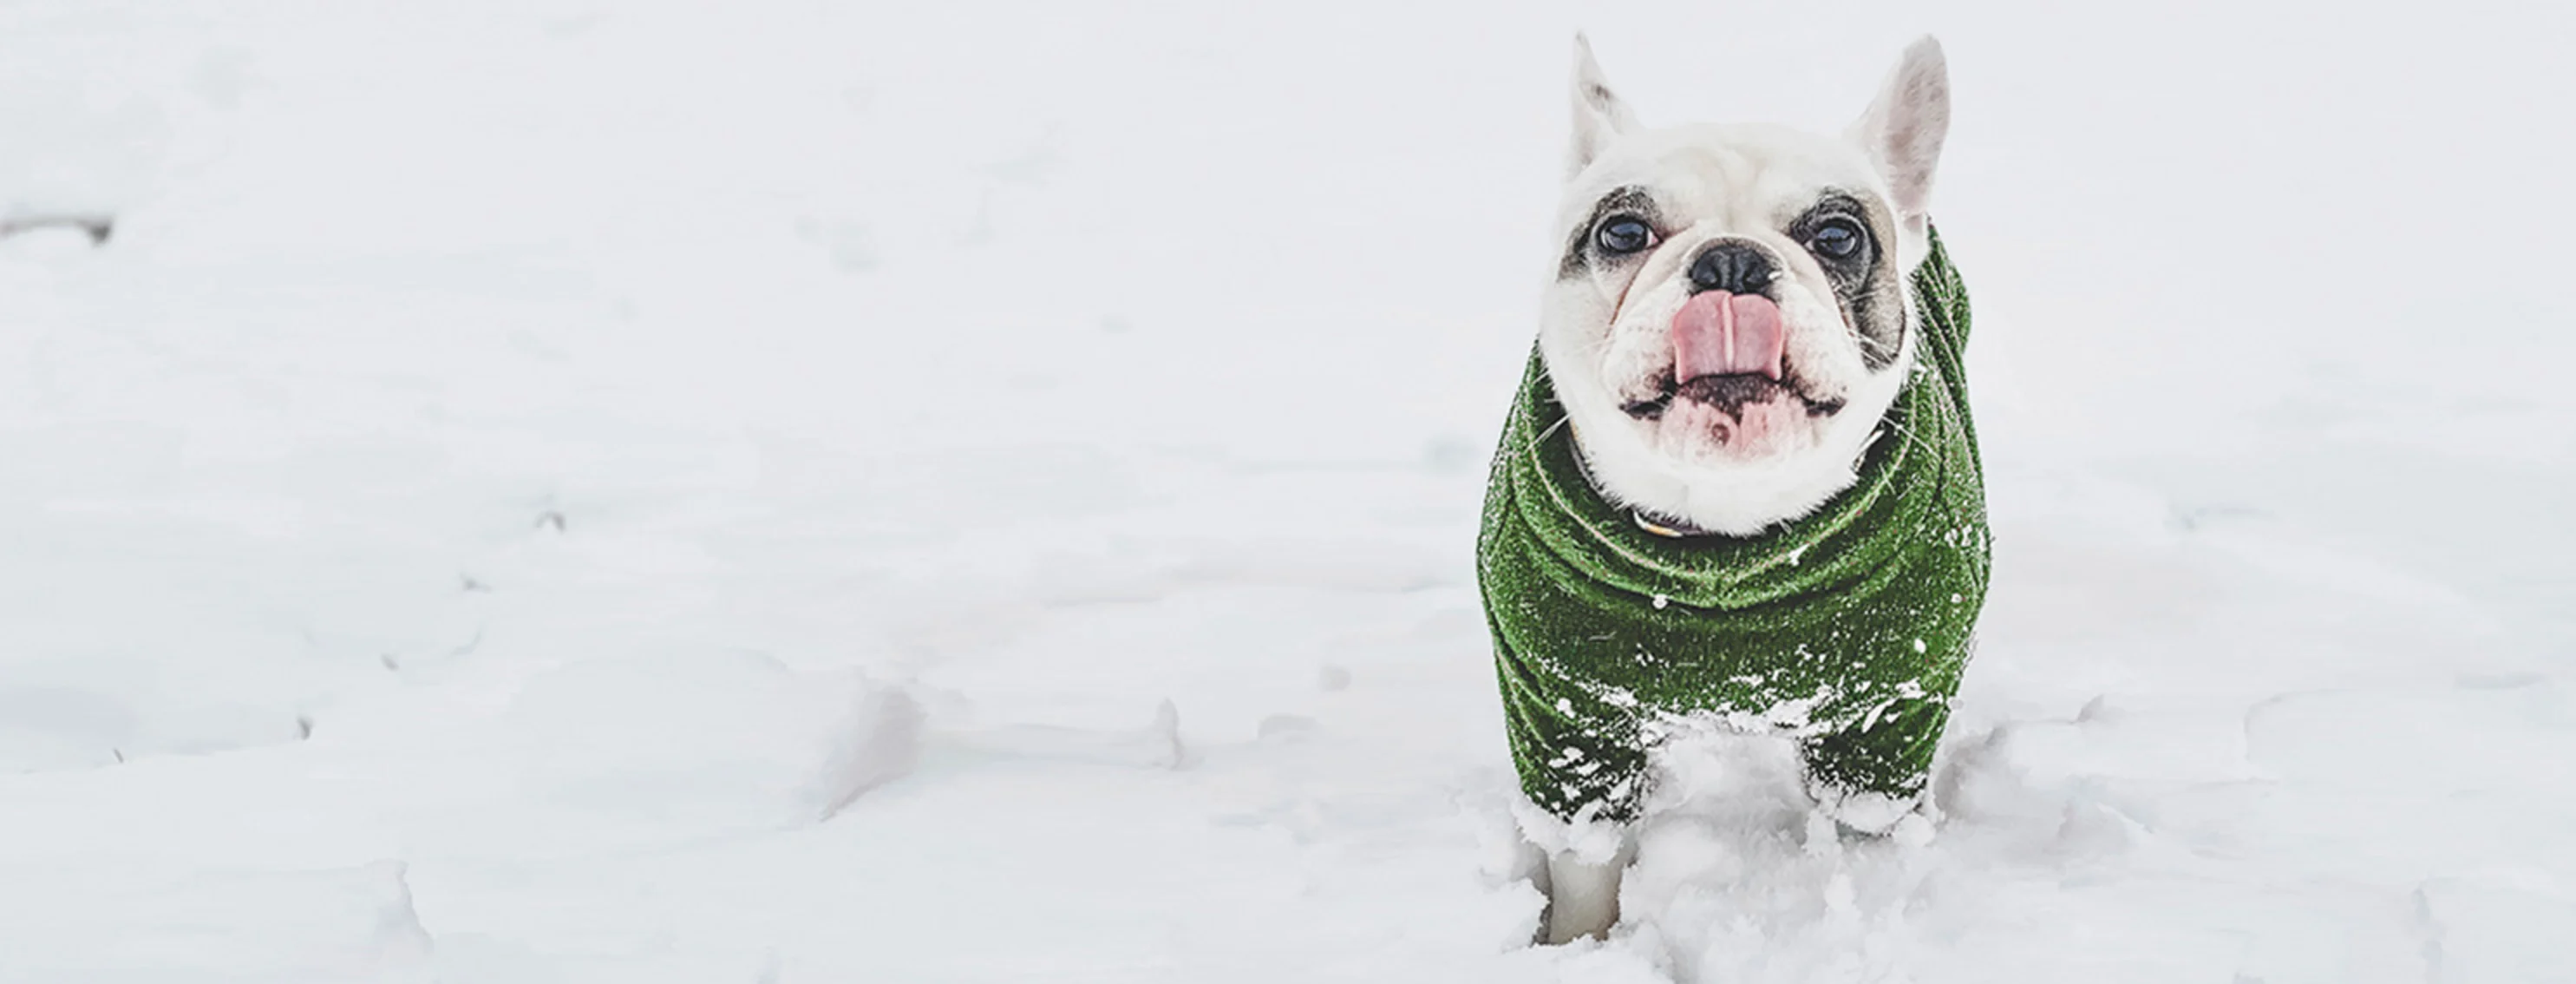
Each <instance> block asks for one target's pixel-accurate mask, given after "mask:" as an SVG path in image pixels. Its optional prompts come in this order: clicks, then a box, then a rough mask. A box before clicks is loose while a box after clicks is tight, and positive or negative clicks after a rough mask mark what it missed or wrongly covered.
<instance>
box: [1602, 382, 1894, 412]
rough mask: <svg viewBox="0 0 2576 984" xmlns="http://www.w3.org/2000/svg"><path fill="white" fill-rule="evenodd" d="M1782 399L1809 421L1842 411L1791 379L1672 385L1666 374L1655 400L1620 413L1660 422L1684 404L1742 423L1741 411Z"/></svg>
mask: <svg viewBox="0 0 2576 984" xmlns="http://www.w3.org/2000/svg"><path fill="white" fill-rule="evenodd" d="M1783 399H1786V400H1792V401H1795V402H1796V403H1797V405H1798V407H1799V408H1800V409H1801V410H1804V411H1805V412H1806V415H1807V416H1809V417H1826V416H1832V415H1833V414H1835V413H1837V412H1839V411H1841V410H1842V408H1843V401H1841V400H1827V399H1821V398H1818V397H1814V396H1810V395H1808V394H1807V393H1806V392H1805V391H1803V390H1801V389H1799V388H1798V386H1797V385H1796V380H1795V379H1794V377H1784V378H1783V379H1772V378H1771V377H1769V376H1760V375H1754V374H1751V373H1735V374H1731V375H1723V376H1697V377H1693V378H1692V379H1691V380H1690V381H1688V382H1683V383H1675V382H1674V381H1673V377H1672V374H1671V373H1666V374H1665V375H1664V377H1663V380H1662V383H1661V385H1659V386H1658V387H1656V394H1655V395H1654V396H1652V397H1649V398H1647V399H1643V400H1630V401H1628V402H1627V403H1625V404H1622V405H1620V407H1619V409H1621V410H1623V411H1626V412H1627V414H1628V416H1631V417H1635V418H1637V419H1639V420H1662V419H1663V418H1664V414H1665V413H1666V412H1668V411H1670V410H1671V409H1672V408H1673V405H1674V404H1676V403H1683V404H1690V405H1696V406H1704V407H1708V408H1709V409H1712V410H1716V411H1718V412H1720V413H1723V414H1725V415H1727V416H1729V417H1732V418H1735V419H1736V420H1739V421H1741V420H1743V419H1744V408H1746V407H1749V406H1756V405H1759V404H1764V403H1771V402H1773V401H1777V400H1783Z"/></svg>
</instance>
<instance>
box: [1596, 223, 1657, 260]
mask: <svg viewBox="0 0 2576 984" xmlns="http://www.w3.org/2000/svg"><path fill="white" fill-rule="evenodd" d="M1592 240H1593V241H1594V242H1597V243H1599V244H1601V251H1602V252H1604V253H1608V254H1610V255H1612V256H1625V255H1627V254H1629V253H1634V252H1636V251H1638V250H1641V249H1644V248H1646V247H1648V246H1652V245H1654V244H1655V229H1654V227H1653V226H1650V225H1647V224H1646V223H1645V221H1644V220H1642V219H1636V218H1631V217H1629V216H1625V215H1620V216H1613V217H1611V218H1610V219H1609V220H1608V221H1605V222H1603V223H1601V228H1600V229H1599V230H1598V231H1596V232H1594V233H1593V234H1592Z"/></svg>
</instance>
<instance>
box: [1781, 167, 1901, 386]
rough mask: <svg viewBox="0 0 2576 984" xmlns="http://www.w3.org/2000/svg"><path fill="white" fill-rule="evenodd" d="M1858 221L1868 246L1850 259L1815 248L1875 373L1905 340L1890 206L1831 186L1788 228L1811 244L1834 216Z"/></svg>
mask: <svg viewBox="0 0 2576 984" xmlns="http://www.w3.org/2000/svg"><path fill="white" fill-rule="evenodd" d="M1837 217H1839V218H1844V219H1848V220H1850V221H1852V222H1854V223H1856V224H1858V225H1859V226H1860V228H1861V231H1862V238H1864V239H1865V240H1867V245H1866V247H1865V248H1864V249H1862V250H1861V251H1860V253H1859V254H1858V255H1856V256H1853V257H1851V258H1850V259H1845V260H1837V259H1833V258H1831V257H1827V256H1824V255H1822V254H1817V253H1815V252H1814V251H1813V250H1812V249H1811V250H1810V251H1809V254H1810V255H1813V256H1815V258H1816V263H1817V264H1818V265H1820V266H1822V267H1824V268H1825V279H1826V280H1828V281H1830V282H1832V284H1833V285H1834V300H1835V302H1836V303H1837V304H1839V305H1840V306H1841V307H1842V312H1843V321H1844V322H1845V323H1847V324H1849V325H1851V326H1852V330H1853V331H1854V332H1855V333H1857V334H1858V335H1859V336H1860V352H1861V362H1862V363H1863V364H1864V365H1867V366H1868V367H1869V370H1870V371H1871V372H1877V371H1879V370H1881V369H1885V368H1887V367H1888V366H1889V365H1890V364H1892V363H1894V362H1895V361H1896V353H1897V352H1899V351H1901V350H1902V349H1903V348H1904V344H1905V278H1904V276H1903V274H1902V273H1901V272H1900V271H1898V270H1897V269H1896V251H1895V245H1896V235H1895V233H1896V225H1895V220H1894V218H1893V217H1892V216H1890V215H1889V214H1888V212H1887V207H1886V206H1884V205H1881V204H1879V203H1878V202H1876V201H1873V200H1871V199H1869V198H1868V197H1865V196H1862V195H1856V194H1853V193H1851V192H1848V191H1843V190H1841V189H1835V188H1828V189H1826V190H1825V192H1824V194H1822V195H1819V196H1817V199H1816V203H1815V204H1814V205H1811V206H1808V207H1807V210H1806V211H1805V212H1802V213H1799V215H1798V217H1797V218H1796V219H1793V220H1791V221H1790V222H1789V224H1788V226H1787V227H1786V228H1784V229H1783V230H1782V231H1784V232H1786V233H1788V234H1789V238H1791V239H1795V240H1797V241H1798V242H1800V243H1805V242H1807V241H1808V238H1809V237H1810V236H1811V235H1813V233H1814V232H1815V229H1816V228H1817V227H1818V226H1820V225H1822V224H1824V223H1825V222H1826V221H1828V220H1831V219H1834V218H1837Z"/></svg>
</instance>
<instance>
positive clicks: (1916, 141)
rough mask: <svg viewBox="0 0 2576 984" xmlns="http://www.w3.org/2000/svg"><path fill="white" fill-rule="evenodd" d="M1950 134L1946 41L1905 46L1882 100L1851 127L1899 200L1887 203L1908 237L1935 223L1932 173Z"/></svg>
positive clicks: (1925, 40)
mask: <svg viewBox="0 0 2576 984" xmlns="http://www.w3.org/2000/svg"><path fill="white" fill-rule="evenodd" d="M1949 133H1950V67H1949V62H1948V61H1947V60H1946V59H1944V58H1942V57H1941V42H1940V41H1938V40H1936V39H1934V38H1932V37H1931V36H1929V35H1926V36H1924V38H1923V39H1922V40H1920V41H1916V42H1914V43H1913V44H1912V45H1909V46H1907V47H1906V49H1905V54H1904V55H1903V56H1902V57H1899V58H1898V59H1897V61H1896V71H1894V72H1891V73H1889V74H1888V76H1887V84H1886V85H1885V86H1884V87H1882V88H1881V89H1880V90H1879V93H1878V100H1877V101H1876V102H1873V103H1871V104H1870V107H1869V111H1868V112H1866V113H1863V114H1861V117H1860V121H1859V122H1857V123H1854V124H1852V128H1851V138H1852V139H1853V140H1855V141H1857V142H1858V143H1859V144H1860V146H1861V149H1862V150H1865V151H1868V152H1869V158H1870V160H1871V162H1873V163H1875V164H1877V165H1878V173H1879V176H1881V177H1883V178H1885V179H1887V189H1888V193H1889V194H1890V195H1891V196H1892V197H1893V199H1894V200H1893V201H1890V202H1888V204H1889V205H1890V206H1893V207H1894V208H1895V209H1896V216H1897V220H1898V221H1899V222H1900V223H1902V224H1903V225H1904V226H1905V229H1906V231H1907V232H1909V233H1912V234H1915V235H1921V234H1922V233H1923V230H1924V228H1925V226H1926V224H1927V223H1928V222H1929V221H1930V218H1929V216H1930V214H1931V208H1932V172H1933V169H1934V168H1936V167H1937V166H1939V165H1940V163H1941V140H1942V138H1943V137H1946V136H1948V135H1949Z"/></svg>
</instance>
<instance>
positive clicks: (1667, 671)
mask: <svg viewBox="0 0 2576 984" xmlns="http://www.w3.org/2000/svg"><path fill="white" fill-rule="evenodd" d="M1914 289H1915V301H1916V305H1917V311H1918V313H1919V315H1920V317H1919V318H1918V319H1917V321H1916V325H1915V330H1916V331H1918V332H1920V333H1921V337H1920V338H1919V339H1918V340H1917V342H1916V346H1915V349H1916V355H1915V366H1914V369H1913V378H1912V379H1910V380H1908V382H1907V385H1906V386H1905V388H1904V390H1903V391H1902V392H1901V393H1899V395H1898V396H1897V398H1896V403H1895V406H1894V407H1893V408H1892V409H1891V410H1889V412H1888V417H1887V423H1886V426H1885V427H1884V429H1883V430H1884V433H1882V434H1881V436H1880V437H1879V438H1878V440H1876V441H1875V442H1874V443H1873V444H1872V445H1871V446H1870V449H1869V451H1868V453H1867V455H1866V457H1865V458H1864V460H1863V461H1862V463H1861V467H1860V476H1859V480H1858V481H1857V482H1855V483H1854V484H1853V485H1852V487H1851V488H1849V489H1846V490H1844V491H1843V492H1842V493H1841V494H1839V495H1836V496H1835V497H1834V498H1833V499H1831V500H1829V501H1827V502H1826V503H1825V504H1824V505H1823V506H1821V507H1818V508H1817V510H1816V511H1815V512H1814V513H1813V514H1810V515H1808V516H1806V517H1804V518H1801V519H1797V520H1794V521H1791V522H1788V523H1786V524H1783V525H1780V526H1777V527H1773V528H1771V529H1770V530H1768V531H1765V532H1763V533H1760V534H1757V535H1754V536H1750V537H1727V536H1718V535H1701V536H1687V537H1674V536H1666V535H1660V534H1657V533H1651V532H1648V531H1647V530H1645V529H1643V528H1641V527H1640V526H1639V525H1638V523H1637V522H1636V520H1635V517H1633V516H1632V515H1631V514H1630V513H1629V512H1628V511H1627V510H1626V509H1623V508H1620V507H1619V506H1616V505H1614V504H1612V503H1611V502H1609V501H1608V500H1606V499H1604V498H1603V497H1602V495H1601V493H1600V492H1599V491H1597V490H1595V489H1594V487H1593V486H1592V484H1591V482H1590V480H1589V479H1588V478H1587V477H1586V476H1585V474H1584V471H1583V465H1582V463H1581V462H1580V461H1579V460H1577V451H1576V449H1575V445H1574V437H1573V435H1572V434H1571V433H1569V430H1570V429H1569V428H1567V427H1565V426H1562V424H1563V423H1564V419H1565V411H1564V408H1562V407H1560V406H1559V405H1558V404H1557V402H1556V394H1555V391H1554V389H1553V388H1552V387H1551V386H1550V384H1549V382H1548V378H1547V371H1546V368H1545V366H1544V364H1543V363H1542V361H1541V360H1540V359H1539V357H1538V356H1537V355H1536V354H1532V356H1531V357H1530V364H1529V372H1528V376H1527V377H1526V378H1525V379H1524V380H1523V382H1522V383H1521V388H1520V393H1519V396H1518V398H1517V400H1516V401H1515V402H1514V403H1513V406H1512V413H1511V419H1510V421H1509V422H1508V423H1507V424H1506V425H1505V426H1504V429H1503V443H1502V447H1501V449H1500V450H1499V451H1498V452H1497V453H1496V455H1495V458H1494V466H1493V477H1492V479H1491V484H1490V485H1489V486H1488V488H1487V491H1486V498H1485V517H1484V529H1483V532H1482V534H1481V535H1480V536H1479V537H1478V538H1477V551H1476V561H1477V563H1476V570H1477V579H1478V582H1479V584H1480V585H1481V587H1482V588H1483V591H1484V597H1485V619H1486V622H1487V624H1488V625H1489V626H1490V627H1491V628H1492V630H1493V634H1494V650H1495V658H1496V661H1497V663H1498V664H1499V669H1500V671H1501V678H1502V692H1503V708H1504V715H1505V720H1506V722H1507V725H1508V727H1509V729H1510V733H1511V743H1512V758H1513V760H1514V762H1515V764H1516V765H1517V766H1518V767H1519V771H1520V777H1521V789H1522V791H1523V792H1524V793H1526V794H1527V795H1528V796H1529V798H1530V800H1531V801H1532V802H1534V803H1536V804H1538V805H1540V806H1542V807H1545V808H1546V809H1547V810H1548V811H1549V812H1551V813H1554V814H1555V815H1556V816H1558V817H1560V818H1563V819H1568V820H1571V819H1575V818H1576V817H1577V816H1578V815H1588V816H1591V817H1594V818H1597V819H1602V820H1608V821H1614V822H1626V821H1629V820H1633V819H1636V817H1637V814H1638V810H1639V806H1640V804H1641V803H1642V802H1643V800H1644V797H1645V793H1646V789H1645V785H1646V783H1645V778H1646V749H1647V748H1648V747H1649V746H1651V745H1652V744H1653V742H1654V741H1655V740H1656V739H1657V738H1658V737H1660V735H1661V733H1662V732H1663V731H1664V730H1665V728H1664V725H1666V724H1668V723H1671V722H1672V721H1674V720H1676V719H1678V718H1681V717H1686V716H1714V717H1715V718H1716V719H1718V720H1721V721H1724V722H1726V723H1729V724H1733V725H1735V726H1738V727H1747V728H1753V729H1756V730H1764V731H1771V732H1776V733H1784V734H1790V735H1794V736H1796V737H1797V738H1798V739H1799V741H1800V748H1801V750H1802V752H1803V758H1804V760H1805V763H1806V768H1807V774H1808V781H1809V783H1810V785H1811V786H1812V787H1815V788H1816V789H1817V791H1818V792H1819V793H1820V794H1822V795H1825V796H1828V797H1839V796H1843V795H1849V794H1854V793H1878V794H1883V795H1886V796H1889V797H1893V798H1896V799H1898V800H1909V799H1911V798H1913V797H1915V796H1916V795H1918V794H1920V793H1921V791H1922V789H1923V785H1924V781H1925V779H1926V778H1927V776H1928V774H1929V772H1930V770H1931V765H1932V752H1933V748H1934V747H1935V745H1937V744H1938V743H1939V741H1940V737H1941V728H1942V726H1943V724H1944V723H1945V722H1947V720H1948V719H1949V701H1950V696H1951V695H1952V694H1953V693H1955V692H1957V690H1958V687H1959V675H1960V671H1961V670H1962V669H1964V668H1965V666H1966V664H1967V660H1968V651H1969V648H1970V639H1971V635H1972V632H1973V630H1974V628H1975V626H1976V621H1977V611H1978V609H1979V608H1980V607H1982V606H1983V605H1984V603H1985V598H1986V577H1987V569H1988V562H1989V557H1990V552H1989V547H1988V542H1987V530H1986V505H1985V480H1984V474H1983V470H1982V469H1981V468H1980V467H1979V465H1978V460H1977V440H1976V428H1975V425H1974V423H1973V422H1972V421H1971V420H1970V419H1969V416H1968V393H1967V382H1966V376H1965V374H1964V372H1963V369H1962V366H1961V364H1960V355H1961V352H1962V350H1963V349H1965V348H1966V346H1967V342H1968V298H1967V293H1966V289H1965V288H1964V287H1963V286H1962V285H1961V283H1960V281H1959V276H1958V274H1957V272H1956V271H1954V270H1952V269H1951V268H1950V262H1949V258H1948V256H1947V254H1946V253H1945V252H1944V251H1943V249H1942V248H1941V243H1940V240H1939V238H1938V237H1937V236H1935V237H1934V239H1933V241H1932V254H1931V257H1930V258H1929V259H1927V260H1925V261H1924V263H1923V266H1922V267H1921V268H1920V269H1918V270H1917V271H1916V272H1915V274H1914Z"/></svg>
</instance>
